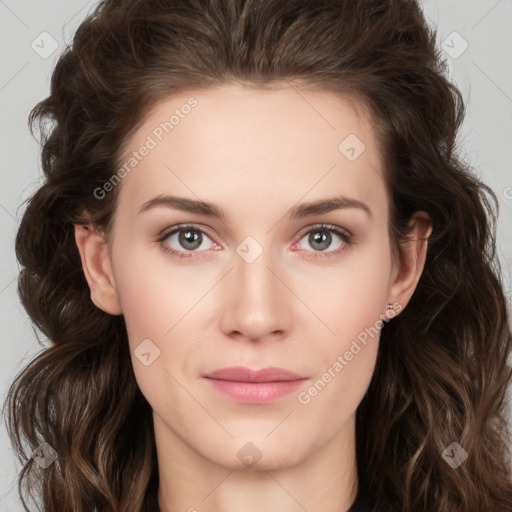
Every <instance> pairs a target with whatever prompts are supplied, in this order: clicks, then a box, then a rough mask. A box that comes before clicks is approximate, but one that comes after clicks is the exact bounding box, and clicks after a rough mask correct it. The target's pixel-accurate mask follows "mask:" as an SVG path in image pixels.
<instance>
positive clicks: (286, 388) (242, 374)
mask: <svg viewBox="0 0 512 512" xmlns="http://www.w3.org/2000/svg"><path fill="white" fill-rule="evenodd" d="M204 377H205V378H206V379H207V380H208V382H209V383H210V384H211V385H212V386H213V387H214V388H215V389H216V390H217V391H220V392H221V393H224V394H227V395H229V396H231V397H232V398H234V399H235V400H238V401H240V402H245V403H266V402H271V401H273V400H277V399H278V398H281V397H282V396H285V395H287V394H289V393H292V392H293V391H295V390H296V389H297V388H298V387H300V385H301V384H302V383H303V382H304V380H306V379H305V378H304V377H301V376H300V375H297V374H296V373H292V372H290V371H288V370H284V369H282V368H275V367H272V368H264V369H262V370H251V369H250V368H243V367H240V366H235V367H231V368H223V369H221V370H216V371H214V372H212V373H209V374H208V375H205V376H204Z"/></svg>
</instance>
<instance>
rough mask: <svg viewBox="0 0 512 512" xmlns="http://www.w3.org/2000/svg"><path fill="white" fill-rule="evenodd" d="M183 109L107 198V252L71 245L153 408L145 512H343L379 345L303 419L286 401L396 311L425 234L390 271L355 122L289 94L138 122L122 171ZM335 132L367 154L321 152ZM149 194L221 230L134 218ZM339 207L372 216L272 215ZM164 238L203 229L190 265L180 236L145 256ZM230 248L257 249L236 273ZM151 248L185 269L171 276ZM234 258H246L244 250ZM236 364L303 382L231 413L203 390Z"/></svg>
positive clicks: (368, 131) (380, 192) (210, 98)
mask: <svg viewBox="0 0 512 512" xmlns="http://www.w3.org/2000/svg"><path fill="white" fill-rule="evenodd" d="M192 94H193V95H194V97H195V98H196V99H197V101H198V105H197V107H196V108H195V109H193V110H192V111H191V112H190V114H188V115H187V116H185V117H184V118H183V119H181V120H180V123H179V125H177V126H176V127H175V128H174V129H173V131H172V132H171V133H169V134H167V135H165V136H164V138H163V140H162V141H161V142H159V143H158V145H157V147H155V148H154V149H152V150H151V151H150V153H149V154H148V155H147V156H146V157H145V158H144V159H143V160H142V161H141V162H140V163H138V165H137V167H136V168H135V169H134V170H133V171H132V172H130V173H129V174H127V175H126V177H124V178H123V180H122V182H121V183H120V184H119V185H118V186H119V187H121V188H120V190H119V193H120V196H119V202H118V206H117V211H116V217H115V223H114V229H113V232H112V237H111V238H110V239H109V240H104V238H103V237H102V236H101V233H98V232H96V231H94V230H86V229H84V228H83V227H81V226H76V231H75V233H76V243H77V246H78V248H79V251H80V255H81V258H82V265H83V269H84V274H85V276H86V278H87V281H88V283H89V286H90V289H91V300H92V301H93V302H94V303H95V304H96V305H97V306H98V307H99V308H101V309H103V310H104V311H106V312H108V313H110V314H112V315H119V314H123V315H124V318H125V321H126V325H127V330H128V335H129V344H130V349H131V351H132V363H133V368H134V372H135V376H136V379H137V382H138V385H139V386H140V389H141V391H142V393H143V394H144V396H145V397H146V399H147V400H148V402H149V403H150V405H151V407H152V409H153V417H154V428H155V438H156V444H157V452H158V459H159V472H160V488H159V502H160V507H161V510H162V512H180V511H190V512H192V511H194V510H198V511H201V512H203V511H204V512H213V511H216V512H219V511H221V512H233V511H239V510H244V512H255V511H261V510H286V511H287V512H296V511H297V512H299V511H300V512H303V511H304V510H310V511H312V510H315V511H319V512H340V511H346V510H348V509H349V507H350V505H351V504H352V503H353V501H354V499H355V495H356V490H357V474H356V458H355V413H356V409H357V407H358V405H359V403H360V402H361V400H362V398H363V396H364V394H365V392H366V390H367V388H368V386H369V384H370V381H371V378H372V375H373V371H374V366H375V361H376V356H377V350H378V344H379V335H377V336H374V337H373V338H371V339H369V341H368V343H367V344H366V345H362V344H361V343H359V345H360V346H361V348H362V350H360V351H359V352H358V353H357V355H354V356H353V358H352V359H351V360H350V361H347V360H346V358H344V360H345V362H346V363H347V364H346V365H343V369H342V371H339V372H334V374H335V377H332V378H331V380H330V381H329V382H328V383H327V384H326V385H325V387H323V389H322V390H321V391H320V392H318V393H317V394H316V396H314V397H310V398H311V400H310V401H309V402H308V403H307V404H304V403H300V402H299V400H298V394H299V392H300V391H307V390H308V389H310V388H311V387H312V385H313V384H314V383H315V382H317V381H318V379H321V378H322V375H323V374H325V372H326V371H327V370H328V369H329V368H332V366H333V363H335V361H337V357H338V356H339V355H341V356H342V357H343V355H344V354H345V353H346V352H347V350H349V349H350V347H351V343H352V342H353V341H354V340H355V339H357V336H358V335H359V334H360V333H361V332H363V331H364V330H365V328H369V327H371V326H375V324H376V322H377V321H378V320H379V318H381V316H380V315H383V314H384V313H385V311H386V304H388V303H391V304H395V305H398V311H399V310H400V309H403V308H405V307H406V305H407V303H408V301H409V299H410V297H411V295H412V294H413V292H414V289H415V287H416V285H417V282H418V280H419V277H420V275H421V272H422V270H423V266H424V262H425V256H426V250H427V241H426V240H421V239H425V238H428V236H429V234H430V231H431V227H430V221H429V219H428V216H427V215H426V214H425V213H423V212H417V214H416V215H415V216H414V217H413V219H412V220H411V224H413V225H414V229H413V232H412V241H410V242H407V243H404V244H403V245H402V246H401V247H400V251H401V258H400V262H399V261H398V260H396V261H395V260H394V259H393V257H392V252H391V242H390V239H389V235H388V207H389V205H388V197H387V194H386V188H385V183H384V180H383V163H382V155H381V154H380V153H379V144H378V140H377V138H376V134H375V132H374V131H373V130H372V125H373V122H372V121H373V120H372V118H371V116H370V115H369V113H368V112H367V110H366V109H365V108H364V106H363V105H362V104H361V103H359V102H358V101H357V100H356V99H354V98H352V99H351V101H348V99H347V98H342V97H340V96H337V95H334V94H332V93H327V92H318V91H311V90H309V91H306V90H302V91H299V89H298V88H297V87H293V88H292V87H290V86H289V85H288V84H280V87H275V88H273V89H269V90H263V89H255V88H249V87H247V86H242V85H238V84H224V85H221V86H216V87H209V88H208V89H206V90H203V91H194V92H191V91H189V92H188V93H186V94H180V95H176V96H172V97H170V98H168V99H166V100H165V101H163V102H161V103H160V104H158V105H156V107H155V108H154V109H153V110H152V111H151V112H149V113H148V115H147V117H146V119H145V120H144V123H143V124H142V125H141V127H140V128H139V129H138V130H137V132H136V133H135V134H134V136H133V137H132V138H131V140H130V141H129V147H128V149H127V151H126V153H125V155H123V158H122V160H123V161H124V159H125V158H129V156H130V154H131V153H132V152H133V151H135V150H137V149H138V148H140V147H141V146H142V145H143V144H144V142H145V141H146V138H147V136H148V135H150V134H151V133H152V131H153V130H154V128H155V127H156V126H158V125H159V123H161V122H162V121H164V120H165V119H168V118H169V115H170V113H172V112H173V111H174V110H175V109H176V108H180V106H181V105H183V104H184V103H186V101H187V98H189V97H190V96H191V95H192ZM349 134H356V135H357V137H358V138H359V139H360V140H361V141H363V142H364V144H365V146H366V149H365V151H364V152H363V153H362V154H361V155H360V156H359V157H358V158H357V159H355V160H354V161H350V160H349V159H347V158H346V156H345V154H343V153H342V152H341V151H340V150H339V149H338V146H339V144H340V142H342V141H343V140H344V139H345V137H347V135H349ZM161 194H172V195H175V196H180V197H185V198H190V199H201V200H203V201H208V202H211V203H215V204H216V205H218V206H220V207H221V208H222V209H223V210H224V212H225V214H226V218H225V219H224V220H222V221H221V220H219V219H216V218H213V217H209V216H207V215H204V214H199V213H187V212H183V211H178V210H176V209H172V208H169V207H166V206H159V207H156V208H153V209H150V210H148V211H146V212H143V213H140V214H138V210H139V209H140V208H141V206H142V205H143V204H144V203H146V202H147V201H148V200H150V199H152V198H154V197H155V196H158V195H161ZM338 195H342V196H345V197H348V198H352V199H356V200H358V201H361V202H363V203H365V204H366V205H367V206H368V207H369V209H370V210H371V216H370V215H368V214H367V213H366V212H365V211H364V210H363V209H361V208H354V207H352V208H343V209H338V210H336V211H331V212H328V213H322V214H316V215H312V216H309V217H307V218H303V219H290V218H288V217H287V214H288V212H289V210H290V209H291V208H293V207H295V206H296V205H297V204H299V203H304V202H310V201H315V200H319V199H326V198H331V197H333V196H338ZM178 223H193V224H194V228H195V229H198V228H201V229H204V230H205V231H206V234H204V235H203V241H202V243H201V245H200V246H199V244H197V246H199V247H198V248H197V249H189V247H190V245H189V246H183V245H182V244H180V241H179V238H178V235H179V234H175V235H173V236H172V237H168V238H167V239H166V240H165V241H164V242H162V243H159V242H158V241H157V238H158V233H159V232H161V231H162V230H163V229H164V228H167V227H169V228H170V227H172V226H174V225H176V224H178ZM319 223H327V224H330V225H334V226H338V227H339V228H341V229H344V230H347V231H349V232H350V233H351V235H352V238H351V243H350V244H346V243H345V242H344V241H343V240H342V239H341V238H339V237H338V235H336V233H333V232H330V231H329V232H328V233H330V234H331V236H332V238H331V242H330V244H329V242H326V245H325V246H324V248H322V246H321V244H319V243H318V242H317V243H315V241H314V239H312V238H311V237H309V235H310V234H311V232H310V231H309V230H310V229H312V228H314V227H315V226H316V225H318V224H319ZM169 231H170V230H169ZM184 231H186V229H185V230H184ZM314 233H315V231H313V234H314ZM322 233H325V232H324V231H322V230H320V234H322ZM198 236H201V234H199V235H198ZM247 236H251V237H253V238H254V239H255V240H256V241H257V244H259V247H260V248H261V249H262V251H263V252H262V253H261V254H260V255H259V257H258V258H257V259H255V261H253V262H251V263H248V262H247V261H246V260H245V259H244V258H242V257H241V256H240V255H239V254H238V253H237V251H236V249H237V247H239V246H240V244H241V242H243V241H244V239H245V238H246V237H247ZM327 236H328V234H327ZM189 240H190V239H189ZM242 246H243V244H242ZM165 247H172V248H173V249H175V250H177V251H182V253H187V252H188V253H189V254H190V253H191V254H192V256H193V257H192V258H190V259H182V260H179V259H177V258H175V257H173V256H171V255H170V254H168V253H166V252H165V251H164V248H165ZM248 247H249V252H250V253H251V254H255V253H254V250H255V248H254V247H258V246H248ZM319 247H320V248H319ZM340 247H342V248H344V250H342V251H341V252H339V253H338V254H335V251H336V250H337V249H338V248H340ZM216 248H217V249H216ZM194 251H195V252H194ZM251 251H252V252H251ZM322 254H324V255H325V257H323V258H322V257H317V258H316V259H315V256H321V255H322ZM391 321H392V320H391ZM379 334H380V332H379ZM148 338H149V339H150V340H151V342H152V343H153V344H154V345H155V346H156V347H158V349H159V350H160V355H159V357H157V358H156V359H155V360H154V361H153V362H152V363H151V364H150V365H148V366H146V365H144V364H142V363H141V361H140V360H139V359H138V357H136V356H135V354H134V350H135V349H136V348H137V347H138V346H139V344H140V343H141V342H142V340H144V339H148ZM235 365H240V366H246V367H249V368H253V369H259V368H264V367H268V366H278V367H282V368H286V369H288V370H291V371H294V372H296V373H298V374H300V375H302V376H305V377H307V380H305V381H304V385H302V386H301V388H300V389H299V390H298V391H296V392H293V393H291V394H289V395H286V396H284V397H282V398H280V399H278V400H276V401H274V402H271V403H265V404H245V403H240V402H237V401H235V400H233V399H232V398H230V397H227V396H225V395H222V394H220V393H219V392H217V391H216V390H214V389H212V388H211V387H210V386H209V385H208V383H207V382H206V381H205V379H203V378H202V375H203V374H204V373H205V372H209V371H213V370H215V369H218V368H224V367H228V366H235ZM332 374H333V371H332V370H331V376H332ZM303 396H304V395H303ZM247 443H252V445H254V447H256V448H257V452H256V450H255V449H254V448H253V447H252V445H250V446H251V447H250V448H247V446H246V448H245V449H246V450H247V449H248V450H249V451H250V450H252V452H251V453H253V454H257V453H259V454H261V458H260V459H259V460H258V461H257V462H256V463H254V464H253V465H251V466H250V467H249V466H248V465H246V464H244V463H243V462H242V461H241V459H240V458H239V456H238V455H237V454H238V452H239V450H240V449H241V448H242V447H244V446H245V445H247ZM255 457H256V455H255Z"/></svg>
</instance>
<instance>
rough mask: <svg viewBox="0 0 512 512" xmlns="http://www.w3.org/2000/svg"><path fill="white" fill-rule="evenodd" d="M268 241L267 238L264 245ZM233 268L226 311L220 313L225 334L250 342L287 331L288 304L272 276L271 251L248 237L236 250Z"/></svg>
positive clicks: (275, 272)
mask: <svg viewBox="0 0 512 512" xmlns="http://www.w3.org/2000/svg"><path fill="white" fill-rule="evenodd" d="M269 239H270V237H267V238H266V240H267V243H270V242H268V240H269ZM236 253H237V254H236V255H235V257H234V268H233V272H232V274H231V279H229V280H228V285H227V286H228V287H229V290H228V295H229V298H228V300H227V302H226V307H227V310H226V311H224V329H225V331H226V333H228V332H230V331H231V332H232V331H238V332H239V333H241V334H244V335H246V336H247V337H250V338H252V339H257V338H261V337H264V336H265V335H266V334H270V333H272V332H274V331H282V330H285V329H287V325H286V322H287V318H288V316H289V312H288V311H287V309H288V307H289V304H290V301H289V300H288V299H287V298H286V297H284V295H283V294H284V293H286V287H285V286H284V285H283V283H282V282H281V281H280V279H279V278H278V277H277V276H276V274H278V271H276V268H275V267H279V265H277V264H276V261H275V258H274V257H273V256H274V251H273V250H272V248H271V247H270V246H268V247H265V246H264V244H263V243H260V242H259V241H258V240H256V239H255V238H254V237H252V236H248V237H246V238H245V239H244V240H243V241H242V242H241V243H240V244H239V245H238V246H237V248H236Z"/></svg>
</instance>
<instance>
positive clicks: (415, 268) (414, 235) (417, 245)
mask: <svg viewBox="0 0 512 512" xmlns="http://www.w3.org/2000/svg"><path fill="white" fill-rule="evenodd" d="M411 225H412V226H413V229H412V231H411V233H410V239H411V240H410V241H405V242H402V243H401V244H400V261H399V262H397V267H396V269H395V273H394V278H393V281H392V283H391V287H390V291H389V297H388V303H391V304H395V303H398V304H399V305H400V306H401V308H400V310H401V309H404V308H405V306H406V305H407V303H408V302H409V300H410V299H411V297H412V294H413V293H414V290H415V289H416V285H417V284H418V281H419V280H420V277H421V274H422V272H423V268H424V266H425V260H426V258H427V245H428V237H429V236H430V234H431V233H432V222H431V220H430V217H429V215H428V214H427V213H426V212H419V211H418V212H415V213H414V215H413V216H412V218H411V221H410V222H409V226H411ZM397 312H398V311H397Z"/></svg>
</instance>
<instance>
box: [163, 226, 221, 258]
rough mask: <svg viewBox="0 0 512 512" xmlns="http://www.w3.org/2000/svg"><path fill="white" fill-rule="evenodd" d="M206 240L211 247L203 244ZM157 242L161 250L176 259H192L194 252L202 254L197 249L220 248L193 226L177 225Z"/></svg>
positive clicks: (202, 231)
mask: <svg viewBox="0 0 512 512" xmlns="http://www.w3.org/2000/svg"><path fill="white" fill-rule="evenodd" d="M207 240H210V242H211V243H212V244H213V247H212V246H211V245H210V247H208V245H209V244H208V243H205V242H206V241H207ZM158 242H159V243H160V245H161V246H162V249H163V250H164V251H165V252H167V253H170V254H172V255H173V256H174V257H176V258H193V257H195V256H194V254H193V253H194V252H203V251H202V250H199V249H201V248H202V249H203V250H204V249H209V248H210V249H211V248H214V249H216V250H218V249H219V248H220V247H219V246H218V245H217V244H215V242H213V241H211V239H210V237H209V236H208V234H207V233H206V232H205V231H204V230H202V229H199V228H197V227H195V226H193V225H184V224H181V225H178V226H174V228H173V229H172V230H171V231H167V232H166V233H165V234H163V235H162V236H161V237H160V238H159V239H158ZM187 252H188V253H190V254H187Z"/></svg>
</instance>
